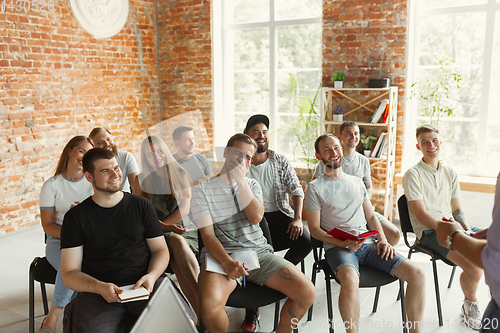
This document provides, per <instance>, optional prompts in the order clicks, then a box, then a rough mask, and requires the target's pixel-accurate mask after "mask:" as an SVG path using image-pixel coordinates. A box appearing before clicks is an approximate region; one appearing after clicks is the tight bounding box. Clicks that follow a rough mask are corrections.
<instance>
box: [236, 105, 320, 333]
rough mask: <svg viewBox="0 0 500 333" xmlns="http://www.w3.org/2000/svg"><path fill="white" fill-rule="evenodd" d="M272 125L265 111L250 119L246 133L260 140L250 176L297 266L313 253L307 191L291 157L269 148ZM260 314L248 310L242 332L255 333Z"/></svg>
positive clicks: (278, 242)
mask: <svg viewBox="0 0 500 333" xmlns="http://www.w3.org/2000/svg"><path fill="white" fill-rule="evenodd" d="M268 128H269V118H268V117H267V116H265V115H263V114H257V115H253V116H251V117H250V118H249V119H248V121H247V124H246V127H245V131H244V133H245V134H248V135H249V136H251V137H252V138H253V139H254V140H255V141H256V142H257V152H256V153H255V156H254V158H253V160H252V166H251V167H250V171H249V172H248V174H247V177H248V178H254V179H256V180H257V182H258V183H259V184H260V186H261V187H262V194H263V197H264V211H265V213H264V217H265V218H266V220H267V222H268V224H269V230H270V231H271V238H272V241H273V247H274V250H275V251H281V250H285V249H289V250H288V251H287V253H286V254H285V259H287V260H288V261H290V262H291V263H293V264H295V265H297V264H298V263H299V262H301V261H302V259H304V258H305V257H306V256H307V255H308V254H309V252H311V236H310V235H309V233H308V231H307V230H305V229H304V226H303V224H302V205H303V201H304V191H303V190H302V186H301V185H300V182H299V179H298V177H297V174H296V173H295V170H294V169H293V168H292V166H291V165H290V162H289V161H288V159H287V158H286V157H285V156H283V155H281V154H277V153H275V152H274V151H273V150H271V149H269V148H268V146H269V142H268V137H267V130H268ZM289 197H291V198H292V202H293V208H292V207H290V204H289V199H288V198H289ZM257 317H258V309H247V315H246V316H245V320H244V322H243V325H242V326H241V329H242V331H244V332H254V331H255V330H256V328H257Z"/></svg>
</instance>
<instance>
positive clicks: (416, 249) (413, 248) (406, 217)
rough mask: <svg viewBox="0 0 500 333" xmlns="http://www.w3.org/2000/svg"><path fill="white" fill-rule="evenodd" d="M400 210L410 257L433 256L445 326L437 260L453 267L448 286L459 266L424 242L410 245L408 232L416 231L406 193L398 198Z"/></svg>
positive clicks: (441, 314) (435, 284)
mask: <svg viewBox="0 0 500 333" xmlns="http://www.w3.org/2000/svg"><path fill="white" fill-rule="evenodd" d="M398 210H399V221H400V223H401V231H403V238H404V240H405V244H406V246H408V248H409V249H410V250H409V251H408V259H411V255H412V254H413V253H423V254H427V255H428V256H430V257H431V259H430V260H431V261H432V270H433V272H434V289H435V290H436V303H437V310H438V319H439V326H443V312H442V311H441V296H440V293H439V280H438V273H437V266H436V261H437V260H441V261H442V262H444V263H445V264H447V265H450V266H452V267H453V270H452V271H451V276H450V281H449V282H448V288H451V284H452V283H453V278H454V276H455V270H456V268H457V266H456V265H455V264H454V263H452V262H451V261H449V260H448V259H446V258H445V257H443V256H442V255H440V254H439V253H438V252H436V251H434V250H432V249H430V248H427V247H425V246H423V245H422V244H419V243H418V242H415V244H413V245H410V243H409V242H408V235H407V234H408V233H410V232H411V233H414V231H413V227H412V225H411V221H410V213H409V212H408V202H407V200H406V196H405V195H404V194H403V195H402V196H401V197H400V198H399V199H398Z"/></svg>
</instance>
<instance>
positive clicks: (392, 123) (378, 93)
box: [320, 87, 398, 220]
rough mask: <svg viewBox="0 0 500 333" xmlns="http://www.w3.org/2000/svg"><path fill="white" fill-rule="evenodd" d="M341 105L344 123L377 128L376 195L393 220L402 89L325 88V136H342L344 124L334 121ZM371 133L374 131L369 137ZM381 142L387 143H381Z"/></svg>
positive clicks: (373, 164)
mask: <svg viewBox="0 0 500 333" xmlns="http://www.w3.org/2000/svg"><path fill="white" fill-rule="evenodd" d="M337 105H341V106H342V107H343V109H344V114H343V120H344V121H353V122H355V123H356V124H357V125H358V126H359V127H360V128H362V127H366V128H370V129H373V128H375V131H374V136H375V137H377V138H378V140H377V141H375V142H373V144H372V149H373V151H372V153H370V156H369V157H368V158H369V160H370V166H371V168H372V183H373V189H374V191H373V194H374V196H377V197H378V199H382V200H383V212H381V213H382V214H383V215H384V216H385V217H386V218H388V219H389V220H392V215H393V210H394V209H393V206H394V188H395V184H394V174H395V166H396V165H395V164H396V127H397V105H398V88H397V87H389V88H343V89H335V88H326V87H325V88H322V89H321V115H320V117H321V118H320V119H321V134H323V133H326V132H329V133H333V134H338V133H337V132H338V128H339V127H340V125H341V124H342V122H335V121H333V117H332V116H333V108H335V106H337ZM382 109H383V111H382ZM368 132H370V130H368V131H367V132H366V133H368ZM381 138H382V139H383V140H384V141H380V139H381ZM378 141H380V143H378ZM380 197H381V198H380ZM372 199H374V198H373V197H372ZM374 200H377V199H376V198H375V199H374Z"/></svg>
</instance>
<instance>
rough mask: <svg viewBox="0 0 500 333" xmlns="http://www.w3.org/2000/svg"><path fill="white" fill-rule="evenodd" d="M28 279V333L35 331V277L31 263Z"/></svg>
mask: <svg viewBox="0 0 500 333" xmlns="http://www.w3.org/2000/svg"><path fill="white" fill-rule="evenodd" d="M35 260H36V259H35ZM35 260H34V261H35ZM34 261H33V262H34ZM29 279H30V281H29V323H28V325H29V333H33V332H35V279H34V278H33V263H32V264H31V266H30V272H29Z"/></svg>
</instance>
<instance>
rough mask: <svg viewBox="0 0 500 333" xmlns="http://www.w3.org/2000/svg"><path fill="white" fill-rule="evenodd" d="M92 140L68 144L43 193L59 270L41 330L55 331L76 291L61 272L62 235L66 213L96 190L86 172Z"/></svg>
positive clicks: (51, 253) (49, 249)
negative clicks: (84, 168)
mask: <svg viewBox="0 0 500 333" xmlns="http://www.w3.org/2000/svg"><path fill="white" fill-rule="evenodd" d="M92 147H93V143H92V140H91V139H89V138H87V137H85V136H82V135H79V136H75V137H74V138H72V139H71V140H70V141H69V142H68V143H67V144H66V146H65V147H64V150H63V152H62V154H61V157H60V158H59V162H58V163H57V168H56V172H55V174H54V177H51V178H50V179H48V180H47V181H46V182H45V183H44V184H43V186H42V191H41V193H40V216H41V220H42V227H43V230H44V231H45V234H46V235H47V239H46V243H47V245H46V248H45V255H46V257H47V260H48V261H49V263H50V264H51V265H52V267H54V269H56V270H57V277H56V284H55V289H54V296H53V297H52V303H51V305H50V310H49V314H48V315H47V317H46V318H45V320H44V321H43V323H42V327H41V328H40V330H39V331H38V333H53V332H54V330H55V327H56V323H57V319H58V318H59V314H60V313H61V311H62V309H63V308H64V307H65V306H66V305H67V304H68V303H69V302H70V301H71V299H72V298H73V297H74V294H75V292H74V291H73V290H70V289H68V288H66V287H65V286H64V282H63V280H62V277H61V273H60V272H59V269H60V266H61V246H60V241H59V238H60V235H61V225H62V223H63V218H64V214H66V212H67V211H68V210H69V209H70V208H71V207H73V206H75V205H77V204H79V203H80V202H81V201H83V200H85V199H86V198H88V197H89V196H91V195H92V194H93V193H94V191H93V189H92V184H90V183H89V182H88V181H87V179H85V175H84V172H83V166H82V158H83V155H84V154H85V153H86V152H87V151H88V150H89V149H92Z"/></svg>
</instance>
